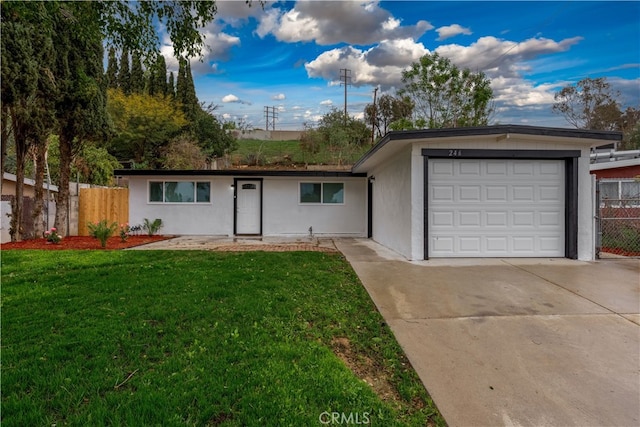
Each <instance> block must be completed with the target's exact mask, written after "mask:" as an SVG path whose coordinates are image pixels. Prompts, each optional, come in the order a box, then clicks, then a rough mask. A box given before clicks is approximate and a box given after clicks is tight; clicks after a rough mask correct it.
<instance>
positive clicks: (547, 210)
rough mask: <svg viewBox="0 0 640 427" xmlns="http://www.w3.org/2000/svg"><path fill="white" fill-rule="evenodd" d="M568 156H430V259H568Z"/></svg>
mask: <svg viewBox="0 0 640 427" xmlns="http://www.w3.org/2000/svg"><path fill="white" fill-rule="evenodd" d="M564 169H565V165H564V161H562V160H489V159H478V160H476V159H430V160H429V181H428V186H429V193H428V194H429V206H428V221H429V224H428V227H429V257H563V256H564V255H565V250H564V245H565V242H564V240H565V239H564V235H565V233H564V223H565V196H564V182H565V179H564Z"/></svg>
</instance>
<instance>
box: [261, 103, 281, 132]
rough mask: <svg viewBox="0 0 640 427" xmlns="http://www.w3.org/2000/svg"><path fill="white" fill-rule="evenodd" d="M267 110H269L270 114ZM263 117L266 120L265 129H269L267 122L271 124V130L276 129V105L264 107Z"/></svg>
mask: <svg viewBox="0 0 640 427" xmlns="http://www.w3.org/2000/svg"><path fill="white" fill-rule="evenodd" d="M269 111H271V115H270V114H269ZM264 117H265V121H266V127H265V130H269V124H271V130H276V119H277V118H278V111H277V110H276V107H264ZM269 119H271V120H269Z"/></svg>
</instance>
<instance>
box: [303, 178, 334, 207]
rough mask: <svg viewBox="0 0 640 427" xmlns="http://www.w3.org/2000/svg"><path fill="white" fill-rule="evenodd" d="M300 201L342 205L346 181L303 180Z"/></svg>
mask: <svg viewBox="0 0 640 427" xmlns="http://www.w3.org/2000/svg"><path fill="white" fill-rule="evenodd" d="M300 203H316V204H334V205H336V204H337V205H341V204H343V203H344V183H342V182H322V183H320V182H301V183H300Z"/></svg>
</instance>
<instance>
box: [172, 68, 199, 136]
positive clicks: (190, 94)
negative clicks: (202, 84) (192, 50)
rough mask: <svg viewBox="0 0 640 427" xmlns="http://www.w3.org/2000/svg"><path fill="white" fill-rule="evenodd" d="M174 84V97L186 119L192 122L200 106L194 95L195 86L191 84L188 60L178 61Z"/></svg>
mask: <svg viewBox="0 0 640 427" xmlns="http://www.w3.org/2000/svg"><path fill="white" fill-rule="evenodd" d="M176 86H177V87H176V99H177V101H178V102H179V103H180V104H181V105H182V111H184V114H185V116H186V117H187V119H188V120H189V121H190V122H192V123H193V122H195V120H196V116H197V114H198V112H199V110H201V108H200V104H199V103H198V97H197V96H196V88H195V85H194V84H193V77H192V75H191V65H190V64H189V61H185V60H181V61H180V68H179V69H178V83H177V85H176Z"/></svg>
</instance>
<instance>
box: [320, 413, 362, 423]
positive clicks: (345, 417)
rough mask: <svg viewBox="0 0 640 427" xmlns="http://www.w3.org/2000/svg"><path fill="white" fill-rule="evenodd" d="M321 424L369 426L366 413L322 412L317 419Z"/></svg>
mask: <svg viewBox="0 0 640 427" xmlns="http://www.w3.org/2000/svg"><path fill="white" fill-rule="evenodd" d="M318 419H319V420H320V423H321V424H371V419H370V418H369V413H368V412H349V413H345V412H326V411H325V412H323V413H321V414H320V416H319V417H318Z"/></svg>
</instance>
